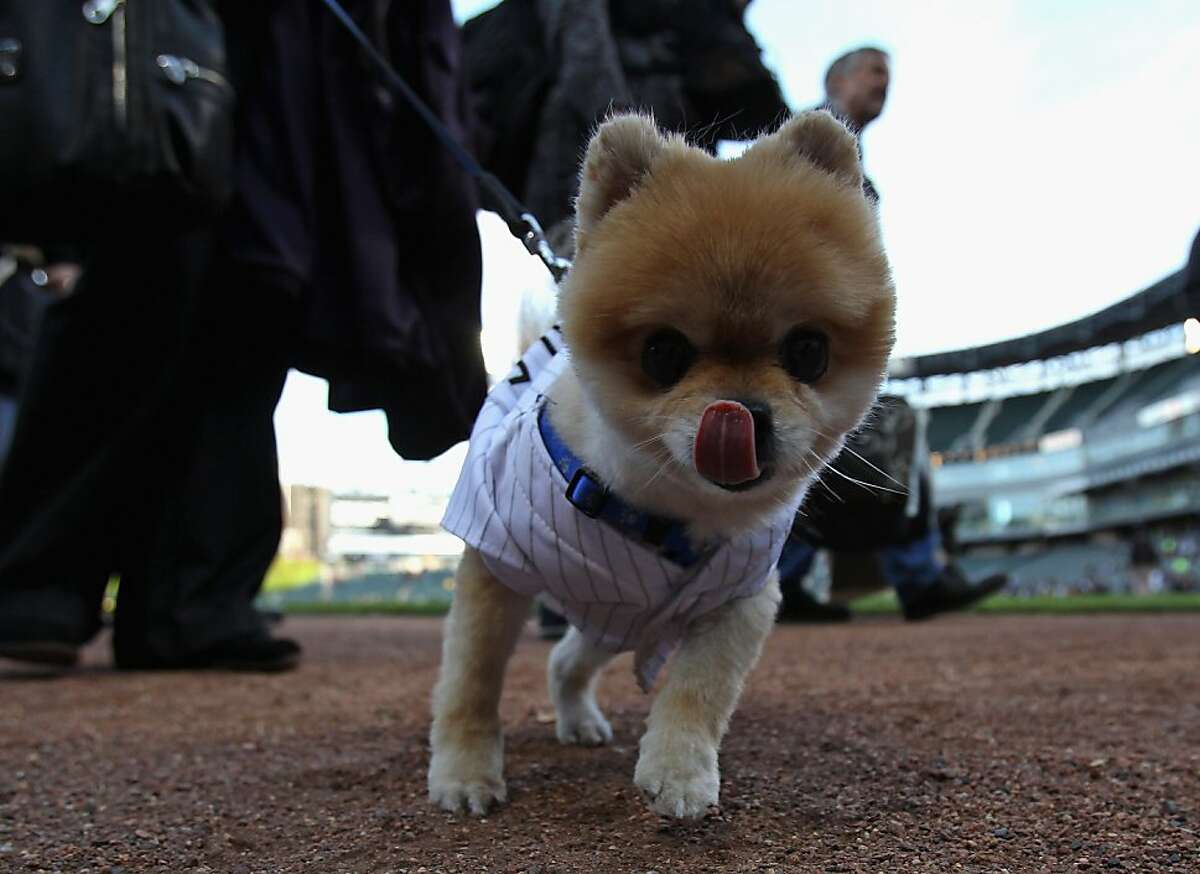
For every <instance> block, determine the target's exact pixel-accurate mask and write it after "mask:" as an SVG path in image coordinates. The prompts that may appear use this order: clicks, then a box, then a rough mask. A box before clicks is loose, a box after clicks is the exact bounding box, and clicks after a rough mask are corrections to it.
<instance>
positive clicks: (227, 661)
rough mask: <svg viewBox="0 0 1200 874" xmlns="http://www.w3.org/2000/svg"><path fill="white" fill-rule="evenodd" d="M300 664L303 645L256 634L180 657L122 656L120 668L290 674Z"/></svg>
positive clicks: (118, 660) (127, 669)
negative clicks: (282, 672) (288, 672)
mask: <svg viewBox="0 0 1200 874" xmlns="http://www.w3.org/2000/svg"><path fill="white" fill-rule="evenodd" d="M299 663H300V644H298V643H296V642H295V641H294V640H289V639H288V638H286V637H268V636H267V635H265V634H254V635H249V636H246V637H235V638H233V639H232V640H225V641H222V642H221V643H218V644H216V645H214V646H211V647H209V648H207V649H204V650H201V651H200V652H197V653H192V654H191V655H187V656H182V657H179V658H170V659H165V658H161V657H157V656H147V655H134V656H131V655H129V654H127V653H126V654H122V655H118V656H117V667H118V668H120V669H121V670H125V671H171V670H188V671H205V670H212V671H260V672H262V673H277V672H279V671H290V670H291V669H292V668H294V667H296V665H298V664H299Z"/></svg>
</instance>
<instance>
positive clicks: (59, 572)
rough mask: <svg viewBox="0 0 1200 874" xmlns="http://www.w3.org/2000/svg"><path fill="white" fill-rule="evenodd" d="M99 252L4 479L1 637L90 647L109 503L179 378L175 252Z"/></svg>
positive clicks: (60, 328)
mask: <svg viewBox="0 0 1200 874" xmlns="http://www.w3.org/2000/svg"><path fill="white" fill-rule="evenodd" d="M137 239H138V235H136V234H131V235H130V238H129V241H128V242H127V241H125V240H116V241H113V242H112V243H111V245H104V246H99V247H97V251H96V253H95V255H94V257H92V258H91V259H89V262H88V264H87V267H86V271H85V274H84V276H83V277H82V278H81V280H80V282H79V284H78V286H77V287H76V291H75V293H74V295H72V296H71V297H70V298H68V299H67V300H64V301H61V302H58V303H56V304H54V305H53V306H51V307H50V308H49V309H48V311H47V312H46V314H45V318H44V319H43V321H42V324H41V327H40V332H39V337H38V341H37V343H36V345H35V347H34V353H33V360H32V361H31V362H30V369H29V372H28V375H27V380H26V383H25V386H24V389H23V393H22V403H21V408H20V413H19V417H18V421H17V424H16V429H15V433H14V435H13V442H12V445H11V448H10V451H9V456H8V459H7V461H6V463H5V465H4V469H3V472H2V474H0V636H6V637H10V638H11V637H14V636H16V637H20V636H41V637H44V636H50V637H53V638H56V639H60V640H64V641H70V642H82V641H84V640H86V639H87V638H89V637H90V636H91V635H92V634H93V633H94V632H95V630H96V629H97V628H98V625H99V618H98V617H99V612H98V608H99V601H100V596H101V593H102V592H103V587H104V583H105V580H106V579H107V577H108V574H109V573H110V571H111V570H112V569H113V567H114V564H115V560H116V558H115V547H114V544H113V540H112V537H111V531H112V525H113V521H114V519H113V513H114V503H113V501H114V498H115V496H116V495H118V494H119V493H120V492H121V491H122V489H123V488H125V486H126V484H127V483H128V482H129V480H130V470H131V468H134V467H136V465H137V463H138V461H139V459H140V457H141V456H142V451H141V449H142V445H143V443H144V440H145V438H146V435H147V434H148V433H151V431H152V429H153V428H154V426H155V423H156V420H157V419H158V413H159V410H160V409H161V405H162V401H163V398H164V393H165V390H166V388H167V386H168V385H169V384H170V382H171V381H172V379H173V378H175V375H176V374H177V372H178V368H179V364H180V361H181V358H180V349H181V343H180V339H181V337H182V336H183V325H184V323H185V320H186V311H187V306H188V302H189V301H188V296H187V293H186V289H183V288H181V287H180V283H179V280H178V272H179V271H178V269H177V267H178V264H179V256H180V253H181V251H182V248H181V246H182V245H183V244H180V243H179V241H178V240H171V241H166V240H159V241H152V240H151V239H149V238H148V237H146V236H142V237H141V239H140V242H139V243H138V244H136V245H135V244H134V243H133V242H132V241H133V240H137Z"/></svg>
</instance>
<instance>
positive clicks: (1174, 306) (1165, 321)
mask: <svg viewBox="0 0 1200 874" xmlns="http://www.w3.org/2000/svg"><path fill="white" fill-rule="evenodd" d="M1197 315H1200V290H1197V289H1195V288H1193V289H1191V290H1190V291H1189V290H1188V289H1186V288H1185V282H1184V271H1182V270H1180V271H1178V272H1176V273H1172V274H1171V275H1169V276H1167V277H1165V278H1163V279H1160V280H1159V281H1158V282H1156V283H1154V284H1153V285H1151V286H1150V287H1149V288H1147V289H1145V290H1144V291H1139V292H1138V293H1137V294H1135V295H1133V296H1132V297H1128V298H1126V299H1125V300H1123V301H1120V302H1119V303H1115V304H1113V305H1112V306H1110V307H1107V308H1105V309H1102V310H1100V311H1099V312H1096V313H1092V314H1091V315H1090V316H1084V317H1083V318H1082V319H1077V320H1076V321H1074V322H1068V323H1067V324H1065V325H1058V326H1057V327H1054V328H1048V329H1046V330H1045V331H1039V332H1038V333H1036V334H1028V335H1026V336H1024V337H1016V338H1014V339H1012V340H1002V341H1000V342H999V343H989V344H988V345H986V346H975V347H974V348H971V349H956V350H954V351H951V352H937V353H934V354H933V355H918V356H914V357H910V358H897V359H895V360H894V361H893V362H892V365H891V370H890V373H889V375H890V376H891V377H892V378H893V379H908V378H910V377H914V376H919V377H924V376H935V375H937V374H946V373H969V372H971V371H974V370H991V369H992V368H996V367H1007V366H1008V365H1010V364H1021V363H1022V362H1025V361H1036V360H1038V359H1045V358H1054V357H1056V356H1058V355H1066V354H1067V353H1070V352H1077V351H1079V350H1082V349H1090V348H1092V347H1093V346H1104V345H1107V344H1108V343H1117V342H1121V341H1124V340H1130V339H1133V338H1134V337H1137V336H1140V335H1141V334H1145V333H1147V332H1149V331H1153V330H1156V329H1158V328H1165V327H1167V326H1168V325H1173V324H1178V323H1180V322H1182V321H1184V320H1185V319H1188V318H1190V317H1192V316H1197Z"/></svg>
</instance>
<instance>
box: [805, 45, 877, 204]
mask: <svg viewBox="0 0 1200 874" xmlns="http://www.w3.org/2000/svg"><path fill="white" fill-rule="evenodd" d="M889 63H890V58H889V57H888V53H887V52H885V51H884V50H883V49H877V48H875V47H873V46H863V47H862V48H857V49H854V50H853V51H849V52H846V54H844V55H842V56H841V57H840V58H838V59H837V60H836V61H834V62H833V63H832V64H830V65H829V69H828V70H826V71H825V102H824V103H822V104H821V105H820V106H818V107H816V108H817V109H827V110H829V111H830V112H832V113H833V114H834V115H836V116H837V117H838V118H840V119H842V120H843V121H844V122H846V125H847V126H848V127H849V128H850V130H852V131H854V133H855V135H856V136H858V137H859V144H860V145H859V152H860V154H861V151H862V147H861V143H862V132H863V130H865V129H866V127H867V125H869V124H870V123H871V122H873V121H874V120H875V119H877V118H879V116H880V115H882V114H883V106H884V104H885V103H886V102H887V92H888V82H889V81H890V79H891V68H890V66H889ZM863 190H864V191H866V193H867V196H868V197H869V198H871V200H875V201H878V200H879V194H878V192H877V191H876V190H875V185H874V183H872V182H871V180H870V179H869V178H867V177H866V176H865V175H864V176H863Z"/></svg>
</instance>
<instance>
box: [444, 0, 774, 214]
mask: <svg viewBox="0 0 1200 874" xmlns="http://www.w3.org/2000/svg"><path fill="white" fill-rule="evenodd" d="M464 40H465V50H466V57H467V67H468V75H469V77H470V83H471V97H472V103H473V106H474V108H475V112H476V114H477V116H478V117H479V122H480V124H479V133H478V139H477V145H478V149H479V157H480V159H481V160H482V161H483V163H484V165H485V166H486V167H487V168H488V169H489V170H491V171H492V172H493V173H495V174H496V175H497V176H499V177H500V179H501V180H502V181H504V183H505V184H506V185H507V186H508V187H509V188H510V189H511V190H512V191H514V192H516V193H517V195H518V196H519V197H521V198H522V199H523V201H524V202H525V205H526V206H528V207H529V208H530V209H531V210H532V211H533V212H534V213H535V214H536V215H537V216H538V218H539V219H540V220H541V222H542V224H543V226H545V227H546V228H551V227H552V226H553V225H555V224H556V223H558V222H561V221H565V220H568V219H570V217H571V215H572V212H573V201H574V197H575V194H576V188H577V177H578V173H579V160H580V157H581V155H582V153H583V149H584V147H585V146H586V145H587V141H588V137H589V136H590V135H591V132H592V130H593V129H594V128H595V126H596V124H597V123H599V122H600V121H602V120H603V119H604V117H605V116H606V115H607V114H608V113H609V112H611V111H612V110H614V109H622V108H625V109H628V108H637V109H642V110H647V111H651V112H653V113H654V116H655V118H656V120H657V121H658V123H659V125H660V126H662V127H664V128H666V129H668V130H673V131H678V132H680V133H686V134H688V135H689V137H690V138H691V139H692V140H693V141H694V142H696V143H698V144H699V145H701V146H703V147H704V148H708V149H713V148H715V147H716V143H717V141H718V140H720V139H736V138H746V137H750V136H753V135H755V134H757V133H759V132H760V131H762V130H764V129H769V128H774V127H775V126H777V125H778V124H779V123H780V122H782V121H783V119H784V118H786V117H787V114H788V108H787V105H786V104H785V103H784V100H783V96H782V94H781V92H780V90H779V84H778V82H776V80H775V77H774V76H773V75H772V74H771V72H770V71H769V70H768V69H767V68H766V67H765V66H764V65H763V63H762V59H761V57H760V49H759V47H758V44H757V43H756V42H755V41H754V37H753V36H752V35H751V34H750V32H749V31H748V30H746V27H745V25H744V24H743V22H742V18H741V15H740V14H739V13H738V12H737V10H736V9H735V6H734V4H733V3H732V2H731V0H607V2H606V0H504V2H503V3H501V4H500V5H499V6H496V7H495V8H493V9H491V10H489V11H488V12H485V13H483V14H482V15H480V16H479V17H477V18H474V19H472V20H471V21H468V22H467V24H466V26H465V28H464Z"/></svg>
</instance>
